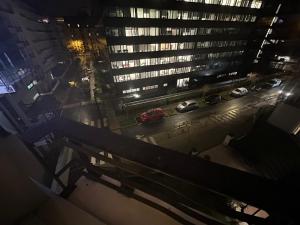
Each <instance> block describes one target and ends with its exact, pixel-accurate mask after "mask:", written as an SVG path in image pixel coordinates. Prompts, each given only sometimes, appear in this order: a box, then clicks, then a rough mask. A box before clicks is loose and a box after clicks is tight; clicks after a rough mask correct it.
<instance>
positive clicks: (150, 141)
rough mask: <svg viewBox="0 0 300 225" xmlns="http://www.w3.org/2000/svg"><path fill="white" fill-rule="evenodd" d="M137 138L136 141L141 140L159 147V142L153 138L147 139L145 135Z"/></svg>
mask: <svg viewBox="0 0 300 225" xmlns="http://www.w3.org/2000/svg"><path fill="white" fill-rule="evenodd" d="M135 137H136V139H138V140H141V141H143V142H146V143H149V144H153V145H157V142H156V140H155V138H154V137H152V136H149V137H145V136H144V135H136V136H135Z"/></svg>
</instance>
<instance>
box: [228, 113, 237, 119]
mask: <svg viewBox="0 0 300 225" xmlns="http://www.w3.org/2000/svg"><path fill="white" fill-rule="evenodd" d="M226 116H227V117H228V118H230V119H235V118H236V115H232V114H227V115H226Z"/></svg>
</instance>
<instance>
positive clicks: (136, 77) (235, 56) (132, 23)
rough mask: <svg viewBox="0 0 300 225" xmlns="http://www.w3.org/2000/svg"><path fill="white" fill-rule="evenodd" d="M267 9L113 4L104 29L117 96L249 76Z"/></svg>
mask: <svg viewBox="0 0 300 225" xmlns="http://www.w3.org/2000/svg"><path fill="white" fill-rule="evenodd" d="M263 7H264V2H263V1H260V0H253V1H252V0H221V1H219V0H205V1H204V0H184V1H182V0H177V1H176V0H169V1H146V2H145V1H144V2H141V1H115V2H113V3H111V4H110V5H109V6H108V9H107V11H106V12H105V13H106V14H105V18H104V24H105V27H106V35H107V43H108V49H109V52H110V61H111V62H110V63H111V77H112V80H113V82H114V83H115V86H116V87H117V90H118V93H119V94H121V95H128V94H130V95H132V94H138V95H136V96H142V97H147V96H153V95H161V94H166V93H169V92H173V91H179V90H186V89H189V88H191V87H193V86H200V85H203V84H206V83H212V82H221V81H226V80H232V79H236V78H238V77H243V76H245V75H246V74H247V71H245V70H244V69H243V68H244V65H242V64H243V62H244V58H245V50H246V49H247V46H248V44H249V42H251V41H252V39H251V38H254V36H253V35H252V34H253V30H254V29H255V24H256V20H257V18H258V15H259V13H260V12H261V9H262V8H263ZM263 36H264V34H261V36H260V37H257V36H255V37H256V38H258V39H261V40H263ZM256 48H258V49H259V46H256ZM258 49H257V50H258ZM252 61H253V59H252V60H251V63H252Z"/></svg>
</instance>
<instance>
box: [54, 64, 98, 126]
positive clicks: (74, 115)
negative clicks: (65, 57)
mask: <svg viewBox="0 0 300 225" xmlns="http://www.w3.org/2000/svg"><path fill="white" fill-rule="evenodd" d="M83 63H85V61H84V60H83V62H81V63H79V62H76V61H75V62H73V63H72V65H71V66H70V68H69V70H68V72H67V73H66V75H65V77H64V78H63V79H62V80H61V84H60V86H59V87H58V88H57V91H56V93H55V96H56V98H57V99H58V100H59V101H61V102H62V104H63V107H66V106H69V105H74V107H70V108H64V109H63V110H62V114H61V115H62V116H63V117H66V118H69V119H72V120H75V121H78V122H82V123H85V124H87V125H90V126H97V127H101V123H103V122H101V116H100V113H99V111H98V109H97V106H96V104H94V103H91V102H90V91H89V85H84V84H83V83H82V81H81V77H82V76H83V75H82V72H81V71H82V66H83ZM69 81H76V82H77V83H78V84H79V85H78V86H77V87H70V85H69V84H68V82H69ZM82 103H88V104H86V105H84V104H82ZM76 104H77V105H76ZM102 125H103V124H102Z"/></svg>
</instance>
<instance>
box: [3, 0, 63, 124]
mask: <svg viewBox="0 0 300 225" xmlns="http://www.w3.org/2000/svg"><path fill="white" fill-rule="evenodd" d="M0 31H1V37H0V40H1V41H0V106H1V108H0V110H1V111H2V112H4V111H6V113H5V114H6V115H8V114H11V115H9V116H8V117H10V120H15V121H17V122H16V123H20V124H21V126H25V127H26V126H28V125H29V124H30V120H29V119H28V118H26V111H27V110H28V109H29V107H30V106H31V105H32V104H34V103H35V101H36V100H37V99H38V98H39V96H40V95H42V94H43V93H49V92H50V91H51V90H52V89H53V87H54V86H55V85H56V84H57V82H58V81H57V80H56V79H55V71H56V70H57V68H58V67H59V64H60V63H64V62H65V60H66V52H65V49H64V44H63V36H62V32H61V28H60V27H59V26H58V25H57V24H56V22H55V20H51V19H49V18H47V17H43V16H41V15H39V14H38V13H37V12H35V11H34V9H32V8H30V7H29V6H27V5H26V4H24V3H22V2H21V1H6V0H3V1H1V3H0Z"/></svg>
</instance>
